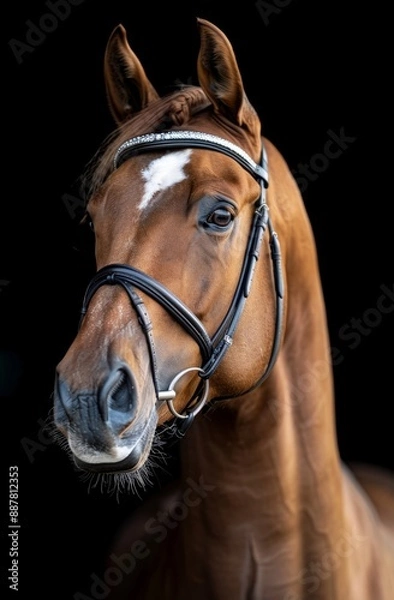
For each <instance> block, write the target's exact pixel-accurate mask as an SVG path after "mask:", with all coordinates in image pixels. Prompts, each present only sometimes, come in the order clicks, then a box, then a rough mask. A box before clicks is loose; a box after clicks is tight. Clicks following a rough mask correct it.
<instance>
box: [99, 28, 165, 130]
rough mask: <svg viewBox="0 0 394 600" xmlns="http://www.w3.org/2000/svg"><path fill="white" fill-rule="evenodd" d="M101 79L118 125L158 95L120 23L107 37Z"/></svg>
mask: <svg viewBox="0 0 394 600" xmlns="http://www.w3.org/2000/svg"><path fill="white" fill-rule="evenodd" d="M104 81H105V87H106V91H107V97H108V104H109V107H110V110H111V114H112V116H113V118H114V119H115V122H116V123H117V124H118V125H120V124H121V123H124V121H126V120H127V119H129V118H130V117H131V115H132V114H134V113H136V112H138V111H140V110H141V109H143V108H144V107H145V106H147V105H148V104H150V103H151V102H153V101H154V100H157V99H158V98H159V95H158V93H157V92H156V90H155V88H154V87H153V85H152V84H151V82H150V81H149V79H148V78H147V76H146V74H145V71H144V68H143V66H142V65H141V63H140V61H139V60H138V58H137V56H136V55H135V54H134V52H133V51H132V50H131V48H130V46H129V44H128V41H127V34H126V30H125V28H124V27H123V25H118V26H117V27H116V28H115V29H114V30H113V32H112V34H111V35H110V38H109V40H108V43H107V47H106V50H105V56H104Z"/></svg>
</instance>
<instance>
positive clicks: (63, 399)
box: [54, 19, 282, 473]
mask: <svg viewBox="0 0 394 600" xmlns="http://www.w3.org/2000/svg"><path fill="white" fill-rule="evenodd" d="M198 24H199V29H200V50H199V54H198V59H197V73H198V80H199V85H198V86H184V87H181V88H180V89H178V90H176V91H175V92H172V93H171V94H168V95H165V96H162V97H161V96H160V95H159V94H158V93H157V91H156V90H155V88H154V86H153V85H152V83H151V82H150V80H149V79H148V77H147V75H146V73H145V70H144V68H143V66H142V65H141V63H140V61H139V59H138V58H137V56H136V55H135V54H134V52H133V51H132V50H131V48H130V46H129V44H128V42H127V37H126V32H125V29H124V28H123V27H122V26H121V25H120V26H118V27H117V28H116V29H115V30H114V31H113V33H112V35H111V36H110V39H109V41H108V44H107V48H106V52H105V59H104V75H105V84H106V90H107V96H108V103H109V107H110V110H111V114H112V115H113V118H114V120H115V123H116V125H117V129H116V131H115V133H114V134H113V135H111V136H110V138H109V140H108V141H107V143H106V144H105V146H104V148H102V149H101V150H100V152H99V153H98V157H97V158H96V160H95V163H94V168H92V169H91V174H90V195H89V200H88V203H87V211H86V218H87V220H89V222H90V223H91V225H92V228H93V229H94V234H95V255H96V264H97V274H96V275H95V276H94V278H93V279H92V281H91V283H90V285H89V286H88V289H87V291H86V296H85V300H84V303H83V310H82V313H83V317H82V319H81V324H80V327H79V330H78V333H77V335H76V337H75V340H74V341H73V343H72V344H71V346H70V348H69V349H68V351H67V353H66V354H65V356H64V358H63V359H62V360H61V362H60V363H59V365H58V367H57V376H56V382H55V395H54V405H55V422H56V426H57V428H58V429H59V430H60V432H61V433H62V434H63V435H64V436H65V438H66V439H67V442H68V445H69V448H70V449H71V451H72V454H73V457H74V459H75V461H76V463H77V464H78V465H79V466H80V467H81V468H83V469H86V470H89V471H97V472H113V473H118V472H128V473H139V472H141V469H142V467H143V466H144V465H146V463H147V461H148V457H149V455H150V453H151V450H152V444H153V441H154V438H155V433H156V432H157V431H159V430H161V428H163V427H166V426H172V424H173V423H174V421H176V422H177V423H178V424H182V427H183V426H184V425H189V424H190V423H191V421H192V420H193V418H194V417H195V416H196V415H197V413H198V412H199V411H200V410H201V409H202V408H203V406H205V405H206V404H209V403H210V402H212V401H213V400H214V399H224V398H236V397H237V396H240V395H242V394H244V393H245V392H246V391H248V390H250V389H252V388H253V387H254V386H256V385H257V383H258V382H260V381H261V380H262V374H266V373H267V370H268V369H269V368H270V367H271V366H272V362H273V360H274V356H275V354H276V352H277V349H278V340H279V338H280V326H279V325H278V323H279V321H280V318H279V313H280V312H281V306H280V305H279V304H278V298H280V299H281V298H282V289H281V277H280V263H279V259H278V257H279V245H278V242H277V238H276V234H275V232H274V231H273V229H272V226H271V220H270V217H269V216H268V208H267V205H269V201H267V202H266V198H265V188H266V187H267V184H268V182H267V171H266V167H267V165H266V163H265V159H264V152H263V146H262V139H263V138H262V136H261V124H260V120H259V117H258V115H257V113H256V111H255V110H254V108H253V107H252V106H251V104H250V102H249V101H248V98H247V96H246V93H245V90H244V87H243V83H242V78H241V75H240V71H239V67H238V65H237V61H236V58H235V55H234V52H233V49H232V46H231V44H230V42H229V41H228V39H227V37H226V36H225V35H224V34H223V33H222V32H221V31H220V30H219V29H218V28H217V27H216V26H214V25H213V24H211V23H209V22H208V21H205V20H202V19H199V20H198ZM268 200H269V199H268ZM270 215H271V216H272V218H273V220H274V222H275V220H277V223H276V222H275V225H276V226H278V225H279V226H280V218H279V215H277V214H276V208H275V206H273V207H270ZM266 231H268V233H267V235H264V233H265V232H266ZM272 256H273V257H274V261H275V259H276V262H274V265H273V267H272V262H271V257H272ZM258 257H260V258H259V261H258V262H257V258H258ZM254 273H255V276H254V279H253V284H252V278H253V274H254ZM275 315H277V317H276V318H275ZM181 431H182V428H181Z"/></svg>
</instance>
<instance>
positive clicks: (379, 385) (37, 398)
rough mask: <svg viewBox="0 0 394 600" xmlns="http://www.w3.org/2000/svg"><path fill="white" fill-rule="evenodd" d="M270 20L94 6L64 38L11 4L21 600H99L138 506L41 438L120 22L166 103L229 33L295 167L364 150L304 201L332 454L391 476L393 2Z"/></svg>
mask: <svg viewBox="0 0 394 600" xmlns="http://www.w3.org/2000/svg"><path fill="white" fill-rule="evenodd" d="M266 5H271V6H272V7H274V11H273V12H272V13H270V14H269V13H267V15H266V22H264V19H263V18H262V15H261V12H260V11H259V10H258V7H257V5H256V3H255V2H253V1H249V0H243V1H242V2H238V1H236V2H234V3H229V2H222V1H215V0H213V1H208V0H206V1H203V0H201V1H194V2H184V3H174V2H172V1H167V2H164V1H163V2H150V1H145V2H139V3H137V2H125V1H123V2H122V1H118V0H111V1H110V2H100V3H99V2H93V0H85V1H84V2H81V3H80V4H79V5H78V6H77V5H75V6H70V14H69V15H68V16H67V17H66V18H64V20H63V21H60V20H59V21H58V22H57V23H56V22H54V21H53V19H52V21H49V20H46V21H45V20H44V21H42V19H43V16H44V15H47V14H51V10H50V8H49V5H47V4H46V3H45V2H44V1H42V2H38V1H34V2H26V1H25V2H18V3H15V4H14V6H12V7H9V6H7V10H8V15H7V19H6V20H5V33H4V41H3V49H4V51H5V66H6V78H5V79H4V80H3V82H4V85H3V91H2V97H3V123H2V146H3V168H2V185H3V192H2V199H1V213H0V219H1V220H0V227H1V254H0V259H1V263H0V309H1V313H0V376H1V379H0V384H1V389H0V392H1V396H2V405H1V408H2V428H1V437H2V451H1V454H2V465H3V466H2V469H1V480H2V484H3V487H2V490H3V493H2V501H1V524H2V534H1V535H2V538H1V539H2V546H4V552H3V549H2V565H4V566H5V569H6V568H8V566H9V558H8V555H7V552H8V547H9V540H8V538H7V536H6V534H7V531H6V526H7V524H8V511H7V505H8V493H7V490H8V470H9V467H10V466H11V465H17V466H18V469H19V479H20V484H19V513H20V523H21V525H22V527H21V529H20V534H19V545H20V593H19V597H21V598H31V597H37V598H56V599H57V600H59V599H63V598H64V599H65V600H69V599H70V600H71V599H72V598H73V595H74V593H75V592H77V591H81V592H84V593H86V594H89V581H90V580H89V575H90V573H91V572H93V571H96V572H99V569H100V566H101V564H102V561H103V559H104V556H105V553H106V548H107V546H108V544H109V542H110V540H111V538H112V536H113V534H114V532H115V531H116V529H117V527H118V526H119V525H120V524H121V523H122V520H123V519H124V518H125V517H126V515H127V514H128V512H130V511H131V510H132V509H133V507H134V506H135V505H137V504H138V502H139V500H138V499H133V498H132V497H131V496H128V497H122V498H120V499H116V497H115V496H109V497H108V496H106V495H103V494H101V493H100V490H98V489H96V488H94V489H90V490H89V489H88V486H87V484H86V482H84V481H81V480H80V479H79V478H78V476H77V475H76V473H75V471H74V469H73V467H72V465H71V462H70V461H69V459H68V457H67V456H66V455H65V453H64V452H63V451H62V450H61V449H60V448H59V447H58V446H57V445H56V444H54V443H53V442H51V441H50V439H49V438H48V436H47V434H46V433H45V431H43V427H42V423H43V422H44V421H45V419H46V418H47V416H48V413H49V411H50V409H51V406H52V404H51V402H52V397H51V395H52V386H53V379H54V371H55V367H56V364H57V362H58V361H59V360H60V359H61V358H62V356H63V354H64V353H65V351H66V349H67V347H68V345H69V344H70V343H71V341H72V339H73V337H74V335H75V333H76V328H77V322H78V316H79V309H80V304H81V299H82V294H83V291H84V288H85V285H86V283H87V282H88V280H89V278H90V276H91V275H92V273H93V272H94V264H93V260H92V239H91V238H89V237H85V235H84V234H82V233H81V228H80V226H79V225H78V218H77V217H78V213H77V214H75V213H74V212H73V208H78V205H75V206H74V207H70V204H67V198H68V200H70V197H74V198H78V188H77V180H78V177H79V176H80V174H81V173H82V171H83V169H84V167H85V165H86V163H87V161H88V160H89V159H90V158H91V156H92V155H93V153H94V152H95V150H96V149H97V147H98V145H99V144H100V142H102V141H103V139H104V137H105V136H106V135H107V134H108V133H110V131H111V130H112V128H113V122H112V119H111V117H110V114H109V111H108V109H107V104H106V98H105V94H104V84H103V75H102V60H103V53H104V49H105V45H106V42H107V39H108V36H109V35H110V33H111V31H112V29H113V28H114V27H115V26H116V25H117V24H118V23H120V22H121V23H123V25H124V26H125V27H126V29H127V31H128V35H129V42H130V45H131V46H132V48H133V50H134V51H135V52H136V53H137V55H138V56H139V58H140V60H141V62H142V63H143V65H144V67H145V69H146V71H147V74H148V76H149V77H150V79H151V81H152V82H153V84H154V85H155V87H156V89H157V90H158V91H159V92H162V93H164V92H166V91H167V90H168V89H169V88H170V87H171V86H172V85H174V83H176V82H177V81H182V82H187V83H197V81H196V58H197V53H198V44H199V38H198V31H197V27H196V17H197V16H199V17H203V18H206V19H208V20H211V21H212V22H214V23H215V24H216V25H217V26H219V27H220V28H221V29H222V30H223V31H224V32H225V33H226V35H227V36H228V37H229V39H230V41H231V43H232V45H233V47H234V50H235V52H236V55H237V59H238V63H239V66H240V69H241V73H242V75H243V79H244V85H245V89H246V92H247V94H248V96H249V99H250V100H251V102H252V103H253V104H254V106H255V108H256V109H257V111H258V112H259V114H260V116H261V119H262V123H263V130H264V133H265V135H266V136H267V137H268V138H269V139H271V141H273V142H274V143H275V144H276V145H277V147H278V148H279V150H280V151H281V152H282V154H283V155H284V157H285V159H286V160H287V162H288V164H289V165H290V167H291V168H292V169H295V170H296V169H297V168H298V167H297V165H298V164H299V163H307V164H309V163H310V161H311V160H312V161H315V162H314V163H313V164H316V165H317V164H319V163H318V159H316V155H317V154H319V153H322V152H324V146H325V143H326V142H327V140H328V139H329V133H328V132H329V131H330V130H331V131H333V132H335V133H337V134H339V132H340V131H341V129H342V130H343V131H344V133H345V135H346V136H348V137H351V138H354V141H352V142H349V144H348V148H347V149H344V150H343V152H342V153H341V155H340V156H339V157H338V158H336V159H330V160H328V161H326V162H327V165H326V168H325V169H324V170H323V171H322V172H320V173H319V174H318V176H317V177H316V178H315V180H314V181H310V182H309V184H308V186H307V188H306V190H305V191H304V194H303V195H304V200H305V204H306V208H307V211H308V214H309V216H310V220H311V223H312V227H313V230H314V233H315V238H316V244H317V249H318V255H319V261H320V268H321V277H322V282H323V289H324V293H325V299H326V306H327V316H328V323H329V329H330V335H331V344H332V347H333V348H336V352H338V353H339V357H340V360H339V361H338V364H335V365H334V377H335V386H336V406H337V425H338V444H339V449H340V452H341V455H342V457H343V459H344V460H345V461H353V460H356V461H368V462H372V463H375V464H378V465H381V466H384V467H387V468H394V456H393V443H392V439H393V435H392V418H391V405H392V403H393V402H392V401H393V387H392V371H393V366H394V365H393V352H392V339H393V337H392V334H393V314H394V313H393V312H386V313H383V312H382V311H380V310H379V308H378V307H379V302H378V300H379V298H380V297H381V296H382V293H383V291H382V288H381V286H382V285H383V286H386V288H385V289H387V288H388V289H389V290H391V297H390V296H389V295H387V294H386V296H387V297H386V300H385V306H386V307H387V309H390V308H393V307H394V293H393V269H392V255H393V243H392V242H393V234H392V231H393V226H392V216H391V210H390V209H391V206H390V205H392V180H391V177H390V175H391V171H392V166H391V165H390V164H389V157H390V156H391V154H392V151H391V139H392V132H391V130H390V124H391V123H390V121H391V120H390V117H391V113H389V86H388V80H389V73H390V71H389V65H388V62H387V58H386V57H387V44H386V38H385V34H384V30H385V28H384V23H385V22H387V21H388V20H389V16H388V14H384V11H385V8H384V6H383V5H382V3H380V4H378V5H376V6H375V7H374V6H372V5H371V4H363V3H359V2H356V1H343V2H341V1H339V0H336V1H330V2H328V1H320V2H313V1H311V0H309V1H308V0H289V1H287V2H286V1H283V0H282V1H281V0H275V1H274V0H270V1H269V2H267V3H266ZM260 6H262V4H260ZM28 20H30V21H31V22H32V23H34V24H35V25H37V24H39V23H40V22H41V23H46V26H47V27H49V28H51V23H52V28H53V31H51V32H47V33H46V34H45V38H43V39H42V40H41V43H40V44H38V45H36V46H35V47H32V46H31V49H32V51H31V52H27V51H26V52H22V53H21V56H20V57H19V62H18V60H17V56H16V50H15V42H14V46H13V47H12V45H10V44H9V42H10V40H12V39H13V40H17V41H18V42H23V43H28V42H27V38H26V34H27V30H28V28H29V27H30V25H26V21H28ZM40 20H41V21H40ZM44 26H45V25H44ZM4 161H5V165H4ZM320 164H321V163H320ZM67 194H68V197H67V196H65V195H67ZM354 319H358V320H359V323H361V326H362V327H363V333H362V334H360V335H359V338H358V341H357V343H356V342H355V338H354V337H352V338H346V339H345V338H344V336H343V335H342V334H341V331H342V332H344V331H345V330H346V331H347V332H348V333H349V332H353V333H354V327H355V326H356V325H355V321H354ZM343 328H345V329H343ZM351 345H354V346H355V347H353V348H352V347H351ZM170 468H171V465H170ZM174 468H176V466H175V467H174ZM3 558H4V561H3ZM5 569H4V568H3V570H2V575H5V574H6V570H5ZM52 578H53V580H54V581H55V582H56V583H55V584H53V583H51V580H52ZM2 583H3V582H2Z"/></svg>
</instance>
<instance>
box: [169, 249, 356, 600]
mask: <svg viewBox="0 0 394 600" xmlns="http://www.w3.org/2000/svg"><path fill="white" fill-rule="evenodd" d="M301 251H302V252H306V253H307V254H308V256H309V262H308V268H307V269H306V270H305V273H304V274H303V279H302V285H297V281H298V278H297V280H296V278H295V275H294V280H293V275H292V272H291V271H292V267H291V265H288V269H287V294H288V298H289V302H288V307H287V318H286V321H287V325H286V332H285V336H284V340H283V344H282V348H281V351H280V354H279V356H278V359H277V362H276V364H275V367H274V370H273V371H272V374H271V375H270V377H269V379H268V380H267V381H266V382H265V383H264V384H263V385H262V386H261V387H260V388H258V389H257V390H254V391H253V392H252V393H250V394H248V395H246V396H244V397H241V398H238V399H234V400H227V401H226V400H224V401H222V402H220V403H219V404H218V405H217V406H216V407H215V406H214V407H213V408H212V410H211V411H209V412H208V413H207V414H206V415H205V416H202V417H201V418H200V419H197V421H196V422H195V424H194V425H193V427H192V428H191V430H190V432H189V433H188V435H187V436H186V438H185V440H184V441H183V442H182V449H181V456H182V464H183V473H184V476H185V479H186V480H188V481H189V482H190V480H196V481H198V480H199V478H200V479H201V478H202V480H203V482H204V483H205V484H206V486H207V489H208V488H209V486H211V489H212V491H207V492H206V498H205V499H204V501H203V502H201V505H200V506H199V508H198V510H196V511H193V514H192V515H191V517H190V519H188V523H187V524H186V528H190V530H191V531H188V534H187V535H188V536H189V535H191V536H192V539H195V540H196V539H197V540H198V538H199V536H201V527H202V523H204V524H205V525H204V526H203V527H202V528H203V529H204V527H205V528H206V530H208V531H210V532H211V537H212V532H214V535H215V536H217V538H221V537H223V536H227V537H228V538H229V539H228V540H227V542H229V543H230V544H231V543H234V544H236V545H237V544H238V545H239V544H240V543H242V542H240V539H241V538H242V537H243V534H244V537H245V539H249V542H245V544H250V545H252V546H254V550H252V549H250V553H249V554H253V553H257V554H259V553H260V554H259V555H260V557H261V556H263V555H264V556H278V564H277V565H276V566H275V565H272V572H275V573H276V578H277V576H278V572H279V573H283V576H284V577H285V578H287V577H289V578H290V577H293V578H295V579H298V580H300V576H299V574H300V572H301V571H302V569H303V568H304V567H305V565H306V564H308V560H310V559H307V557H306V552H308V556H309V557H311V556H312V557H313V556H314V555H315V553H316V556H318V555H321V551H322V548H324V551H325V552H326V553H327V552H330V550H333V549H335V547H336V545H337V544H338V543H340V540H341V539H342V538H343V536H346V535H347V533H348V529H349V528H350V524H348V523H347V521H346V519H347V517H346V508H345V500H344V492H343V478H342V471H341V462H340V458H339V452H338V447H337V439H336V433H335V414H334V394H333V379H332V368H331V361H330V353H329V338H328V331H327V326H326V315H325V306H324V301H323V295H322V290H321V284H320V279H319V274H318V268H317V260H316V257H315V254H314V245H313V242H312V239H311V241H310V247H309V249H308V248H305V247H304V248H303V249H302V250H301ZM311 256H312V259H311V258H310V257H311ZM293 258H294V259H295V256H294V253H293ZM299 258H300V259H302V257H299ZM296 264H297V261H295V265H296ZM296 271H297V267H296V266H295V269H294V270H293V272H294V273H296ZM211 537H210V539H211ZM251 540H252V541H251ZM223 541H224V540H222V542H223ZM210 543H211V542H210ZM197 545H198V542H197ZM202 546H203V547H204V548H205V546H204V545H203V544H202ZM212 546H213V545H212ZM306 548H307V549H308V550H306ZM216 550H217V548H216ZM214 551H215V550H212V552H214ZM208 552H209V551H208ZM261 553H262V554H261ZM247 554H248V552H247ZM260 560H263V559H262V558H260ZM236 568H237V567H236V565H234V569H236ZM342 568H343V571H342V570H341V569H336V571H335V580H334V578H333V577H329V578H323V577H322V578H321V580H319V592H322V593H323V589H324V587H325V586H339V587H341V589H342V590H345V589H346V583H345V579H346V564H345V561H343V562H342ZM278 569H279V571H278ZM273 585H275V582H273ZM300 585H301V584H300ZM330 590H331V591H330V592H329V593H331V592H332V591H333V588H330ZM326 594H327V590H326ZM275 597H276V596H275ZM316 597H320V596H316ZM321 597H322V598H323V597H324V598H326V597H329V594H328V595H326V596H324V595H322V596H321ZM332 597H337V596H335V595H334V596H332ZM343 597H346V594H345V596H343Z"/></svg>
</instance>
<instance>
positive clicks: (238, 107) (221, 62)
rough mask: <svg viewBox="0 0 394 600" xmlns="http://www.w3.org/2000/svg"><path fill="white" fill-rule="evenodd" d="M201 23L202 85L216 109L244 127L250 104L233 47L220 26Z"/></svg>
mask: <svg viewBox="0 0 394 600" xmlns="http://www.w3.org/2000/svg"><path fill="white" fill-rule="evenodd" d="M197 22H198V25H199V29H200V38H201V43H200V51H199V55H198V61H197V74H198V79H199V82H200V85H201V87H202V88H203V90H204V92H205V93H206V95H207V96H208V98H209V100H210V101H211V102H212V104H213V106H214V109H215V111H216V112H220V113H222V114H224V115H225V116H226V117H227V118H230V120H232V121H234V122H235V123H236V124H237V125H240V126H241V125H242V124H243V123H244V120H245V111H246V109H247V108H248V107H249V106H250V105H249V102H248V100H247V98H246V95H245V91H244V86H243V82H242V77H241V74H240V72H239V68H238V64H237V60H236V58H235V54H234V51H233V48H232V46H231V44H230V42H229V40H228V39H227V37H226V36H225V35H224V33H223V32H222V31H221V30H220V29H219V28H218V27H216V26H215V25H213V24H212V23H210V22H209V21H206V20H205V19H197Z"/></svg>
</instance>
